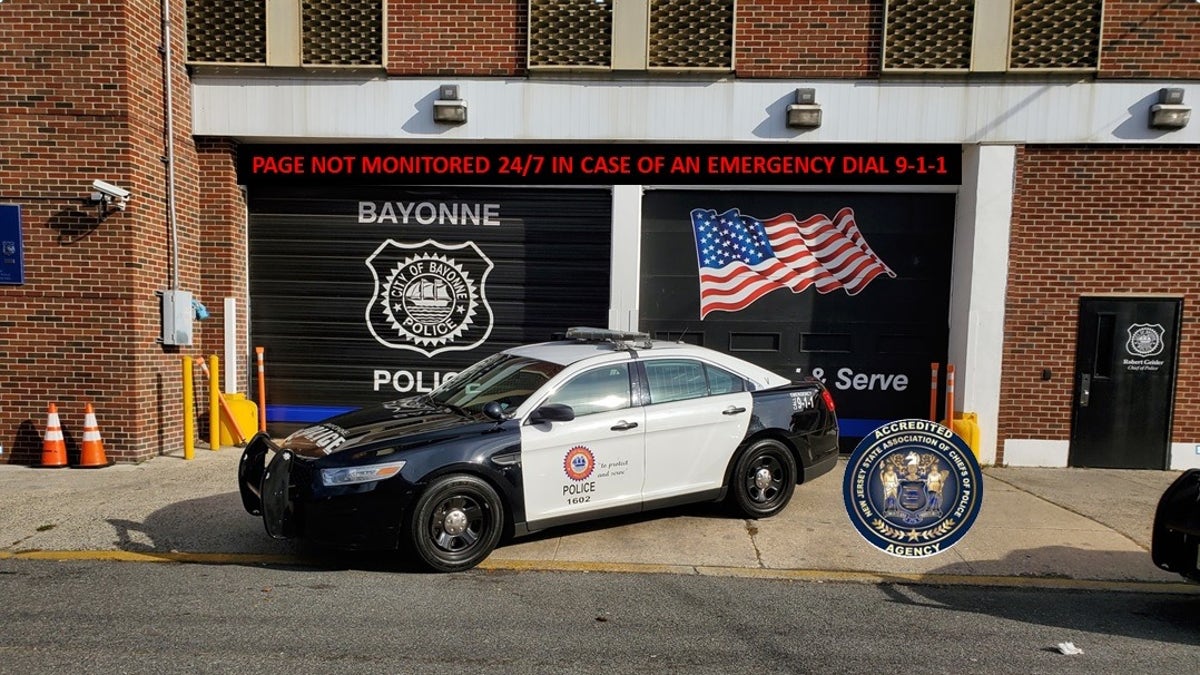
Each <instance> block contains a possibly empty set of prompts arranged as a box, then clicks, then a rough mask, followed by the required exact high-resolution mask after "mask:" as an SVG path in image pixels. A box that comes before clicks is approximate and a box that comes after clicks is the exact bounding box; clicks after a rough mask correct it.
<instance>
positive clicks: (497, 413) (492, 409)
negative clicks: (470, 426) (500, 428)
mask: <svg viewBox="0 0 1200 675" xmlns="http://www.w3.org/2000/svg"><path fill="white" fill-rule="evenodd" d="M483 414H484V415H487V416H488V417H490V418H491V419H494V420H496V421H497V422H499V421H501V420H503V419H504V406H502V405H500V404H499V403H497V402H496V401H491V402H489V403H487V404H486V405H484V406H483Z"/></svg>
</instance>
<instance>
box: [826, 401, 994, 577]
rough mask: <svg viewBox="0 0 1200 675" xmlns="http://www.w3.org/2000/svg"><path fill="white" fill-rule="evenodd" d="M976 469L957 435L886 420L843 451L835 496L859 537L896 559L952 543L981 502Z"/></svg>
mask: <svg viewBox="0 0 1200 675" xmlns="http://www.w3.org/2000/svg"><path fill="white" fill-rule="evenodd" d="M982 490H983V472H982V471H981V470H980V469H979V462H978V461H976V459H975V455H974V453H972V452H971V449H970V448H969V447H968V446H967V444H966V442H965V441H963V439H962V438H960V437H959V436H958V435H956V434H955V433H954V432H952V431H950V430H949V429H947V428H946V427H944V426H942V425H941V424H938V423H937V422H930V421H928V420H919V419H906V420H897V421H895V422H888V423H887V424H884V425H883V426H881V427H879V428H878V429H875V430H874V431H872V432H871V433H869V434H867V435H866V436H865V437H864V438H863V439H862V441H860V442H859V444H858V447H856V448H855V449H854V452H853V453H851V454H850V459H849V462H848V463H847V465H846V475H845V478H844V479H843V482H842V493H843V495H844V496H845V499H846V512H847V513H848V514H849V515H850V521H851V522H853V523H854V527H855V528H856V529H857V530H858V533H859V534H861V535H862V536H863V538H865V539H866V540H867V541H868V542H870V543H871V544H872V545H873V546H875V547H876V548H878V549H880V550H882V551H884V552H885V553H889V554H891V555H894V556H898V557H901V558H925V557H928V556H931V555H935V554H938V553H941V552H943V551H945V550H947V549H949V548H950V547H951V546H954V545H955V544H956V543H958V540H959V539H961V538H962V536H963V535H964V534H966V533H967V530H968V529H969V528H970V527H971V524H972V523H974V522H975V517H976V516H978V515H979V509H980V507H981V506H982V504H983V491H982Z"/></svg>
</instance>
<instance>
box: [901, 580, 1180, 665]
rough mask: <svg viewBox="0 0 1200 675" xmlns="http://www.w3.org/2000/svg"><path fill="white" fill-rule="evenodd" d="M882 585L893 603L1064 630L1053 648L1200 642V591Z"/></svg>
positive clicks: (1052, 639)
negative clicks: (1108, 641) (1125, 640)
mask: <svg viewBox="0 0 1200 675" xmlns="http://www.w3.org/2000/svg"><path fill="white" fill-rule="evenodd" d="M880 588H881V590H882V591H883V593H884V595H885V596H886V597H887V598H888V600H887V601H888V602H891V603H897V604H903V605H911V606H916V607H922V608H927V609H929V610H931V611H938V610H949V611H954V612H969V613H973V614H981V615H986V616H990V617H995V618H1000V619H1008V620H1011V621H1019V622H1021V623H1027V624H1032V625H1040V626H1046V627H1047V628H1052V629H1056V631H1060V632H1052V631H1047V633H1046V641H1047V648H1048V649H1050V648H1052V647H1051V645H1055V644H1058V643H1060V642H1069V641H1074V642H1075V645H1076V646H1077V647H1080V648H1082V649H1083V650H1084V651H1085V652H1086V651H1087V650H1088V649H1089V646H1090V647H1093V648H1094V647H1096V646H1097V645H1098V644H1099V643H1102V642H1103V640H1104V636H1107V635H1121V636H1126V637H1132V638H1137V639H1145V640H1147V641H1150V642H1174V643H1179V644H1185V645H1200V595H1183V594H1181V595H1174V594H1164V593H1127V592H1113V591H1099V590H1077V589H1056V590H1053V591H1047V590H1046V589H1040V588H1013V589H1006V590H1005V591H1003V592H1000V593H992V592H989V593H980V592H979V589H977V588H972V587H969V586H929V585H909V584H881V585H880ZM1135 618H1136V620H1135ZM1146 619H1150V621H1147V620H1146ZM936 624H937V622H936V621H931V625H936ZM914 628H915V629H919V628H918V627H914ZM964 628H966V629H969V628H970V627H969V626H964ZM1080 633H1088V634H1091V635H1085V636H1081V635H1080Z"/></svg>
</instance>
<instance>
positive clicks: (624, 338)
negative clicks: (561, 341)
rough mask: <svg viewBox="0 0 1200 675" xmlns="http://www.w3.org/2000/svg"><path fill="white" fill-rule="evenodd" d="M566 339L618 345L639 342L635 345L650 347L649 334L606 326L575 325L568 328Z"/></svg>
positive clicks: (644, 347)
mask: <svg viewBox="0 0 1200 675" xmlns="http://www.w3.org/2000/svg"><path fill="white" fill-rule="evenodd" d="M566 338H567V339H568V340H580V341H583V342H612V343H613V344H615V345H617V346H618V347H623V346H624V344H623V343H627V342H632V343H639V342H640V343H641V344H637V345H636V346H638V347H641V348H643V349H649V348H650V334H649V333H639V332H635V331H624V330H609V329H608V328H588V327H586V326H576V327H574V328H568V329H567V333H566Z"/></svg>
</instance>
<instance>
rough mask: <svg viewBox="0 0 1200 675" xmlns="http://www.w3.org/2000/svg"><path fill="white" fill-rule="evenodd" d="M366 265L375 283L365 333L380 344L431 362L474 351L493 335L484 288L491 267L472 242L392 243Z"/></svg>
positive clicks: (382, 248)
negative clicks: (418, 354) (452, 353)
mask: <svg viewBox="0 0 1200 675" xmlns="http://www.w3.org/2000/svg"><path fill="white" fill-rule="evenodd" d="M366 263H367V267H368V268H369V269H370V270H371V275H372V276H373V277H374V278H375V289H374V292H373V293H372V295H371V301H370V302H369V303H368V304H367V314H366V318H367V328H369V329H370V331H371V334H372V335H374V336H375V339H376V340H378V341H379V343H380V344H383V345H385V346H388V347H391V348H392V349H411V350H412V351H416V352H421V353H422V354H424V355H426V356H433V355H434V354H438V353H440V352H445V351H452V350H459V351H464V350H469V349H474V348H475V347H477V346H479V345H480V344H481V343H482V342H483V341H484V340H486V339H487V337H488V335H490V334H491V332H492V321H493V317H492V308H491V306H490V305H489V304H488V301H487V295H486V293H485V284H486V282H487V276H488V274H489V273H490V272H491V271H492V267H493V265H492V261H491V260H489V259H488V257H487V256H486V255H484V254H483V251H481V250H479V247H478V246H476V245H475V243H474V242H470V241H468V242H464V243H462V244H442V243H440V242H436V241H434V240H432V239H426V240H425V241H423V242H421V243H419V244H401V243H399V242H396V241H395V240H392V239H388V240H387V241H385V242H383V243H382V244H380V245H379V248H377V249H375V252H374V253H372V254H371V256H370V257H368V258H367V260H366Z"/></svg>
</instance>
